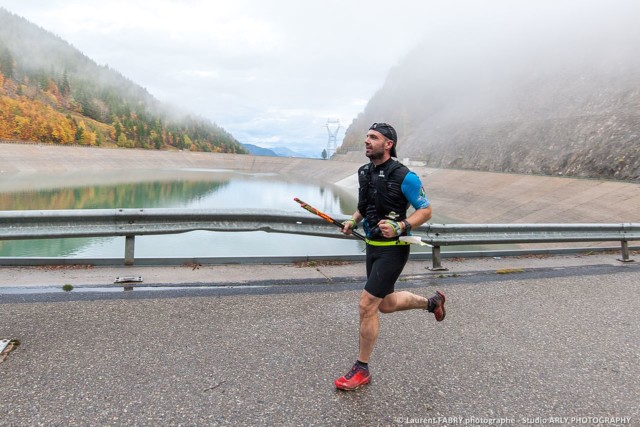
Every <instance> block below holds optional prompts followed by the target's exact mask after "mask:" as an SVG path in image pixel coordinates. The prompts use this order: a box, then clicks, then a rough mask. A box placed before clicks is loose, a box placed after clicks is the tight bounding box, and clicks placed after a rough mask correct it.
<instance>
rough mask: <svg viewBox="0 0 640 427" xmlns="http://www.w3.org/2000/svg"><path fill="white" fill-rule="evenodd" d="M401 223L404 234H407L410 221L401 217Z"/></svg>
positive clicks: (409, 228) (409, 229)
mask: <svg viewBox="0 0 640 427" xmlns="http://www.w3.org/2000/svg"><path fill="white" fill-rule="evenodd" d="M402 224H403V225H404V234H409V232H410V231H411V223H410V222H409V221H407V220H406V219H403V220H402Z"/></svg>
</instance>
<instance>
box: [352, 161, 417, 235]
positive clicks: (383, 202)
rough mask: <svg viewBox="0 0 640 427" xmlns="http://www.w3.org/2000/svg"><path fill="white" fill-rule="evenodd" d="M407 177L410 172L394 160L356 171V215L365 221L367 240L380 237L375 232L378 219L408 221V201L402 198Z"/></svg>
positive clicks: (369, 165) (363, 167) (377, 231)
mask: <svg viewBox="0 0 640 427" xmlns="http://www.w3.org/2000/svg"><path fill="white" fill-rule="evenodd" d="M408 173H409V168H407V167H406V166H405V165H403V164H402V163H400V162H398V161H397V160H394V159H389V160H387V161H386V162H384V163H383V164H381V165H379V166H376V165H374V164H373V163H369V164H366V165H364V166H362V167H360V169H358V182H359V185H360V189H359V192H358V212H360V214H361V215H362V216H363V217H364V219H365V221H366V222H365V232H367V234H368V235H369V237H371V238H375V237H381V235H380V234H379V230H378V229H377V224H378V222H380V220H381V219H392V220H394V221H402V220H403V219H406V218H407V209H408V208H409V201H408V200H407V198H406V197H405V196H404V194H402V182H403V181H404V178H405V176H407V174H408ZM367 228H368V229H367Z"/></svg>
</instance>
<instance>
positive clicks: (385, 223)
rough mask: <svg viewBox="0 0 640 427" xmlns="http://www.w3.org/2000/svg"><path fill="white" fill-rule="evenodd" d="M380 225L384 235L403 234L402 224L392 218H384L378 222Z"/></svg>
mask: <svg viewBox="0 0 640 427" xmlns="http://www.w3.org/2000/svg"><path fill="white" fill-rule="evenodd" d="M378 227H379V228H380V232H381V233H382V236H383V237H387V238H390V237H396V236H399V235H400V234H402V225H400V223H398V222H397V221H392V220H390V219H383V220H381V221H380V222H379V223H378Z"/></svg>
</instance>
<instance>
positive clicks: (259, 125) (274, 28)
mask: <svg viewBox="0 0 640 427" xmlns="http://www.w3.org/2000/svg"><path fill="white" fill-rule="evenodd" d="M615 1H616V0H611V2H612V3H615ZM559 3H562V4H565V5H566V4H569V5H571V6H572V7H574V8H575V7H576V5H580V6H578V7H577V8H576V9H577V10H578V11H579V10H580V7H581V6H582V5H583V4H587V3H589V1H588V0H536V1H534V0H511V1H506V2H505V1H500V0H424V1H423V0H395V1H393V2H390V1H382V0H368V1H359V0H342V1H337V0H336V1H333V0H266V1H265V0H227V1H222V0H208V1H205V0H182V1H178V0H136V1H130V0H47V1H40V0H0V6H3V7H5V8H6V9H8V10H9V11H10V12H13V13H15V14H18V15H20V16H23V17H24V18H26V19H27V20H29V21H31V22H33V23H35V24H37V25H39V26H41V27H43V28H44V29H46V30H49V31H51V32H53V33H55V34H57V35H58V36H60V37H62V38H63V39H65V40H66V41H68V42H69V43H71V44H72V45H74V46H75V47H77V48H78V49H80V50H81V51H82V52H83V53H84V54H85V55H87V56H88V57H90V58H92V59H93V60H95V61H96V62H97V63H98V64H100V65H109V66H110V67H111V68H114V69H116V70H118V71H119V72H120V73H122V74H123V75H124V76H126V77H128V78H129V79H131V80H133V81H134V82H136V83H138V84H140V85H141V86H143V87H145V88H146V89H147V90H148V91H149V92H150V93H151V94H152V95H154V96H155V97H156V98H158V99H160V100H161V101H164V102H167V103H169V104H172V105H175V106H177V107H179V108H180V109H182V110H186V111H188V112H192V113H195V114H198V115H200V116H203V117H205V118H208V119H210V120H212V121H214V122H216V123H217V124H219V125H220V126H222V127H224V128H225V129H226V130H228V131H229V132H231V133H232V134H233V135H234V136H235V137H236V138H237V139H238V140H239V141H240V142H243V143H251V144H256V145H260V146H263V147H277V146H284V147H290V148H292V149H294V150H297V151H300V152H305V153H309V154H314V155H316V156H317V155H319V154H320V153H321V152H322V149H323V148H325V147H326V146H327V140H328V134H327V129H326V128H325V125H326V123H327V119H329V118H337V119H339V120H340V121H341V123H342V127H343V129H342V130H341V131H340V132H339V134H338V143H340V141H341V140H342V137H343V136H344V128H346V127H347V126H348V125H349V124H350V123H351V121H352V120H353V118H355V116H356V115H357V114H358V113H359V112H361V111H362V110H363V109H364V107H365V105H366V102H367V101H368V100H369V98H371V96H372V95H373V94H374V93H375V92H376V91H377V90H378V89H379V88H380V87H382V85H383V83H384V79H385V77H386V75H387V73H388V71H389V69H390V68H391V67H393V66H394V65H396V64H397V63H398V62H399V61H400V59H401V58H402V57H403V56H404V55H405V54H406V53H408V52H409V51H410V50H411V49H412V48H414V47H415V46H416V45H417V44H418V43H420V41H421V40H423V39H424V38H425V37H431V38H432V39H433V38H436V39H437V38H438V34H441V33H446V34H452V31H451V28H456V29H460V31H465V30H464V29H465V28H468V29H469V30H468V31H473V29H474V28H477V27H478V25H479V23H481V24H482V27H484V28H499V26H500V25H503V24H505V23H506V22H508V21H509V16H511V15H512V14H514V13H515V14H519V15H520V18H522V16H525V17H526V16H528V14H531V13H532V11H531V8H535V9H536V14H537V16H538V17H540V16H542V17H545V16H549V17H552V16H554V15H555V16H557V13H555V12H554V8H556V7H557V5H558V4H559ZM510 14H511V15H510ZM566 18H567V19H568V20H570V19H571V16H570V15H568V16H566ZM516 21H517V20H516ZM442 43H443V47H444V46H446V40H442ZM382 120H384V118H381V121H382ZM338 145H339V144H338Z"/></svg>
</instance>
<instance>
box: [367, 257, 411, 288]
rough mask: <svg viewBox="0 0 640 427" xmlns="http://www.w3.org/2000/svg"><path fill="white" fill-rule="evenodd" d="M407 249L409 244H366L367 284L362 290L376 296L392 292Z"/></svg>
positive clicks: (403, 263)
mask: <svg viewBox="0 0 640 427" xmlns="http://www.w3.org/2000/svg"><path fill="white" fill-rule="evenodd" d="M409 250H410V246H409V245H397V246H372V245H367V284H366V285H365V286H364V290H365V291H367V292H369V293H370V294H371V295H373V296H374V297H378V298H384V297H386V296H387V295H389V294H390V293H392V292H393V291H394V287H395V284H396V281H397V280H398V277H400V273H402V270H403V269H404V266H405V264H406V263H407V260H408V259H409Z"/></svg>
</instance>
